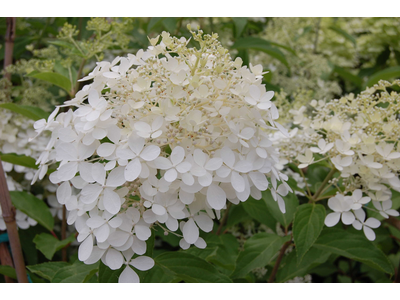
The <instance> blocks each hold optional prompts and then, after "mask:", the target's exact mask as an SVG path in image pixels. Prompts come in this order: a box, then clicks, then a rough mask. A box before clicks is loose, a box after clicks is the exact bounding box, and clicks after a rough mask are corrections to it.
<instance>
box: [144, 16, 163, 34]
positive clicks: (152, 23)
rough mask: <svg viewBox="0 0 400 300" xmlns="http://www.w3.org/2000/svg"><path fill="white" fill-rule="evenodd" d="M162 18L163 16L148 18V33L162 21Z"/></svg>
mask: <svg viewBox="0 0 400 300" xmlns="http://www.w3.org/2000/svg"><path fill="white" fill-rule="evenodd" d="M163 19H164V17H154V18H151V19H150V22H149V23H148V25H147V33H150V31H151V30H152V29H153V28H154V27H155V26H157V25H158V24H160V23H161V22H162V20H163Z"/></svg>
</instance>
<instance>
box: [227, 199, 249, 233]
mask: <svg viewBox="0 0 400 300" xmlns="http://www.w3.org/2000/svg"><path fill="white" fill-rule="evenodd" d="M242 204H243V202H242V203H239V204H238V205H232V207H231V208H230V209H229V214H228V221H227V222H226V227H227V228H229V227H232V226H233V225H236V224H238V223H240V222H243V221H246V220H250V219H251V218H250V216H249V215H248V214H247V212H246V211H245V210H244V208H243V205H242Z"/></svg>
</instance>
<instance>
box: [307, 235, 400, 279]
mask: <svg viewBox="0 0 400 300" xmlns="http://www.w3.org/2000/svg"><path fill="white" fill-rule="evenodd" d="M314 247H315V248H318V249H322V250H325V251H328V252H331V253H335V254H339V255H342V256H345V257H347V258H350V259H354V260H356V261H360V262H362V263H365V264H367V265H369V266H371V267H373V268H375V269H378V270H380V271H383V272H386V273H389V274H394V266H393V264H392V263H391V262H390V261H389V259H388V258H387V257H386V255H385V254H384V253H383V252H382V251H381V250H380V249H378V248H377V247H376V246H375V245H374V244H373V243H372V242H370V241H368V240H367V239H366V238H365V236H364V234H363V233H360V234H353V233H351V232H349V231H347V230H344V229H338V228H325V229H324V230H323V231H322V233H321V235H320V237H319V238H318V239H317V241H316V242H315V243H314Z"/></svg>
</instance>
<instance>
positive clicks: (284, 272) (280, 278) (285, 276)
mask: <svg viewBox="0 0 400 300" xmlns="http://www.w3.org/2000/svg"><path fill="white" fill-rule="evenodd" d="M330 255H331V253H329V252H327V251H324V250H320V249H317V248H314V247H312V248H311V249H310V251H308V252H307V253H306V254H305V255H304V258H303V260H302V261H301V262H300V263H299V261H298V259H297V255H296V252H295V251H292V252H290V253H289V255H287V256H285V257H284V259H283V260H282V262H281V266H280V268H279V270H278V273H277V274H276V282H286V281H288V280H290V279H292V278H294V277H297V276H304V275H306V274H307V273H308V272H309V270H311V269H313V268H315V267H316V266H318V265H320V264H323V263H324V262H326V260H327V259H328V258H329V256H330Z"/></svg>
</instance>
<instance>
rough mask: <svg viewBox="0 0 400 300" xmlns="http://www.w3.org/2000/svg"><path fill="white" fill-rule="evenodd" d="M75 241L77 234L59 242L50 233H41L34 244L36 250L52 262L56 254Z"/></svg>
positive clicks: (34, 240)
mask: <svg viewBox="0 0 400 300" xmlns="http://www.w3.org/2000/svg"><path fill="white" fill-rule="evenodd" d="M73 241H75V234H71V235H70V236H69V237H68V238H66V239H65V240H62V241H60V240H58V239H56V238H55V237H54V236H52V235H51V234H48V233H41V234H38V235H36V236H35V238H34V239H33V242H34V243H35V244H36V248H37V249H38V250H39V251H40V252H42V253H43V254H44V256H46V258H47V259H49V260H51V259H52V258H53V256H54V254H55V253H56V252H57V251H58V250H61V249H62V248H64V247H65V246H67V245H68V244H70V243H72V242H73Z"/></svg>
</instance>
